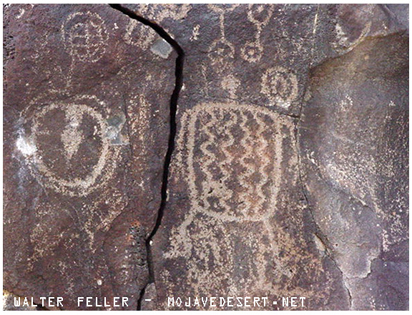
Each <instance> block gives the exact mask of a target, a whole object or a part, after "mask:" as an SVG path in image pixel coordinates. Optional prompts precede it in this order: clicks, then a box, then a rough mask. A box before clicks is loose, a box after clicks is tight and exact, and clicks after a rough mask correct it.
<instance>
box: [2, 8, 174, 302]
mask: <svg viewBox="0 0 412 315" xmlns="http://www.w3.org/2000/svg"><path fill="white" fill-rule="evenodd" d="M5 30H6V31H5V34H4V36H5V39H6V41H5V44H6V45H5V51H6V53H5V77H4V83H5V99H4V104H5V107H4V118H5V122H4V140H5V141H4V144H5V147H4V156H5V160H4V164H5V165H6V167H5V170H4V176H5V183H4V187H5V192H4V200H5V208H4V248H5V255H4V287H5V288H6V289H7V290H9V291H10V292H12V293H14V294H17V295H19V296H30V297H34V298H35V302H37V303H38V302H39V300H38V298H39V297H40V296H61V297H64V301H65V303H64V308H68V309H74V308H77V301H76V299H77V297H78V296H91V297H107V298H110V297H113V296H126V297H129V307H128V308H129V309H136V307H137V301H138V298H139V294H140V290H141V289H142V288H143V287H144V286H145V285H146V282H147V281H148V267H147V254H146V247H145V237H146V234H148V233H150V231H151V230H152V229H153V226H154V224H155V218H156V216H157V211H158V208H159V205H160V198H161V196H160V187H161V180H162V173H163V163H164V156H165V152H166V149H167V139H168V132H169V125H168V117H169V102H170V96H171V94H172V91H173V89H174V81H175V79H174V63H175V58H176V54H175V53H174V52H172V51H171V49H170V46H169V47H168V48H169V49H166V50H165V52H163V55H161V54H160V53H159V49H158V48H156V47H157V46H159V43H161V41H163V39H161V38H160V37H159V36H158V35H157V34H156V33H155V32H154V31H153V30H152V29H151V28H149V27H147V26H144V25H143V24H141V23H138V22H137V21H132V20H131V19H130V18H128V17H126V16H125V15H123V14H122V13H120V12H118V11H117V10H114V9H112V8H110V7H109V6H108V5H11V6H8V7H6V8H5ZM141 37H142V38H143V40H142V39H141ZM156 45H157V46H156ZM160 45H163V46H162V47H165V44H164V43H163V44H160ZM166 48H167V47H166ZM160 55H161V56H160ZM80 308H82V307H80ZM89 309H90V308H89Z"/></svg>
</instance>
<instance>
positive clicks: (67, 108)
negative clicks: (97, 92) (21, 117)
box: [25, 97, 119, 196]
mask: <svg viewBox="0 0 412 315" xmlns="http://www.w3.org/2000/svg"><path fill="white" fill-rule="evenodd" d="M87 98H89V100H90V99H94V100H97V99H95V98H93V97H87ZM100 103H101V102H100ZM100 108H101V107H99V109H100ZM106 116H107V114H106V113H105V111H104V109H102V110H97V108H94V107H92V106H90V104H86V103H83V104H82V102H81V98H80V99H79V101H78V102H76V103H52V104H48V105H44V106H41V107H37V109H36V110H34V111H33V112H32V113H31V115H30V116H29V117H27V118H26V120H27V122H28V124H29V130H30V131H29V136H28V137H27V138H26V140H25V141H26V142H28V143H30V144H31V145H32V146H33V147H34V148H35V149H34V150H33V151H32V153H31V154H30V156H27V160H28V162H29V165H30V169H31V171H32V173H33V175H34V176H35V177H36V179H37V180H38V181H39V182H40V183H41V184H42V185H44V186H45V187H48V188H52V189H54V190H56V191H58V192H60V193H63V194H67V195H72V196H84V195H87V194H89V193H90V192H91V191H93V190H94V189H96V188H97V187H99V186H101V185H102V184H104V183H105V182H106V181H107V179H108V178H110V176H111V173H112V172H113V169H114V167H115V162H116V161H115V158H116V157H117V153H118V151H119V149H117V148H116V146H111V145H110V144H111V143H110V139H109V138H108V137H107V136H106V133H107V130H108V129H109V126H108V124H107V121H106V120H107V117H106Z"/></svg>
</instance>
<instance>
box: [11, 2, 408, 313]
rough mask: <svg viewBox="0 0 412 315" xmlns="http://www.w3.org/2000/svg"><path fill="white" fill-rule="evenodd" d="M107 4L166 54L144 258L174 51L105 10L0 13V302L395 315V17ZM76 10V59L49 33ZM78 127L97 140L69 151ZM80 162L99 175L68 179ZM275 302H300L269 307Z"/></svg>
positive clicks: (303, 8)
mask: <svg viewBox="0 0 412 315" xmlns="http://www.w3.org/2000/svg"><path fill="white" fill-rule="evenodd" d="M124 6H125V7H127V8H129V9H131V10H133V11H135V12H137V14H138V15H140V16H142V17H143V18H145V19H148V20H150V21H153V22H154V23H156V24H157V25H158V26H160V27H161V28H163V30H165V31H166V32H167V33H168V34H169V35H170V36H172V37H173V38H174V39H175V40H176V41H177V43H178V44H179V45H180V46H181V48H182V49H183V51H184V52H185V63H184V68H183V88H182V90H181V92H180V95H179V101H178V111H177V117H176V122H177V130H176V131H177V134H176V138H175V150H174V152H173V156H172V162H171V165H170V174H169V178H168V196H167V200H166V201H167V202H166V207H165V208H164V209H163V210H164V211H160V212H159V213H160V214H162V213H163V216H162V221H161V225H160V226H159V229H158V230H155V231H157V233H156V234H155V235H154V238H153V239H152V242H151V246H150V257H147V256H146V251H145V248H144V239H145V238H146V237H147V236H148V234H149V233H150V232H151V231H152V229H153V226H154V219H155V217H156V215H157V213H158V208H159V203H160V185H161V180H162V179H161V175H162V171H163V169H162V166H163V164H162V162H163V158H164V154H165V148H166V142H167V137H168V131H169V130H168V127H169V126H168V124H167V115H168V101H169V99H170V95H171V91H172V89H173V86H174V80H173V79H174V78H172V75H173V73H174V70H175V69H174V63H173V61H174V58H175V57H176V53H175V52H173V51H172V50H171V48H170V46H168V44H167V43H165V42H164V40H163V39H161V38H159V37H158V36H157V35H155V34H154V33H153V31H151V30H150V29H149V28H147V27H143V26H142V25H141V24H139V23H138V22H136V21H133V20H130V19H129V18H127V17H126V16H124V15H123V16H122V14H121V13H119V12H118V11H116V10H113V9H111V8H109V7H108V6H101V5H96V6H95V5H93V6H72V5H66V6H47V5H46V6H41V5H38V6H34V7H31V6H24V5H18V6H11V7H9V8H8V9H7V11H6V24H5V25H6V30H7V32H6V33H5V36H6V38H5V44H6V54H5V56H6V81H5V82H6V84H7V89H6V99H5V100H6V105H7V106H8V107H6V108H7V110H5V118H6V123H5V139H6V140H7V141H6V142H5V143H6V149H5V157H6V160H5V164H6V165H8V166H7V168H6V170H5V171H6V173H5V175H6V176H7V178H8V180H6V182H5V184H6V185H5V186H6V193H5V200H6V201H7V202H8V203H7V204H6V209H5V223H6V228H5V246H9V248H10V252H9V253H7V255H6V260H5V275H6V280H7V281H6V282H5V283H6V284H7V286H8V287H7V288H8V289H9V290H10V291H11V292H13V293H16V294H19V295H25V296H26V295H27V294H31V295H37V294H41V293H43V292H45V290H46V289H49V290H50V288H52V290H53V291H52V292H53V294H57V292H65V293H64V294H68V295H70V296H84V295H85V296H113V295H116V294H118V295H122V294H123V295H127V296H132V297H133V299H134V304H133V305H131V307H130V308H136V307H137V299H138V298H139V297H140V301H141V304H140V307H141V309H145V310H150V309H162V310H163V309H221V308H223V309H237V310H243V309H256V310H261V309H266V310H270V309H313V310H327V309H334V310H347V309H408V294H409V288H408V281H407V278H408V269H409V268H408V267H409V263H408V255H407V253H408V208H407V199H408V188H407V185H408V173H407V168H408V162H407V160H408V146H407V143H408V133H407V131H408V107H407V106H408V82H407V81H408V48H407V47H408V31H407V27H408V22H407V20H408V13H405V12H407V6H406V5H371V4H368V5H366V4H363V5H290V4H268V5H247V4H242V5H218V4H208V5H198V4H183V5H163V4H159V5H140V4H127V5H124ZM36 10H37V11H36ZM77 12H80V13H77ZM82 12H83V13H82ZM45 13H47V14H45ZM82 14H86V15H88V18H87V21H89V22H90V24H89V28H88V32H90V34H92V33H93V34H95V37H92V39H90V37H87V38H88V39H87V40H88V41H86V43H87V45H86V48H87V49H86V50H84V48H85V47H84V46H82V45H78V43H77V41H74V39H76V40H77V39H78V38H77V37H76V36H75V35H76V34H77V33H70V32H68V30H70V29H71V27H72V25H73V23H76V21H73V20H75V19H77V18H81V17H82ZM96 14H98V16H99V17H100V19H99V18H98V17H97V16H96ZM19 15H22V17H24V16H25V15H26V18H24V19H21V18H18V19H17V18H15V19H11V18H10V17H11V16H13V17H17V16H19ZM62 16H63V17H64V18H62ZM58 17H60V18H58ZM53 19H54V20H53ZM101 21H104V25H106V27H108V25H110V28H108V29H107V31H105V32H103V31H101V28H99V27H98V26H97V25H101ZM46 26H47V27H46ZM96 27H97V30H96V29H95V28H96ZM17 30H18V31H19V32H17ZM40 30H42V31H43V32H46V33H47V34H48V35H47V36H43V37H41V38H40V37H38V35H36V34H38V32H41V31H40ZM53 30H54V31H53ZM17 34H22V35H17ZM10 36H12V37H10ZM31 38H34V42H33V40H29V39H31ZM44 38H48V40H44ZM95 38H97V39H95ZM36 39H37V40H39V39H41V41H40V42H39V43H38V45H43V44H44V45H43V46H42V47H45V48H44V49H42V50H40V51H38V52H37V54H39V57H37V58H35V59H34V61H33V60H32V59H33V58H34V57H33V56H32V55H31V54H33V51H32V50H31V49H30V47H32V46H33V45H36ZM74 42H76V44H74ZM105 42H107V45H106V46H104V45H103V44H102V43H105ZM47 47H49V48H47ZM47 49H49V50H47ZM42 54H43V55H42ZM50 56H51V57H52V58H51V57H50ZM16 58H17V59H16ZM23 58H25V59H23ZM95 59H96V60H95ZM76 65H77V66H78V67H77V68H76V67H75V66H76ZM36 67H37V68H36ZM59 67H60V70H59ZM33 69H39V70H37V73H35V72H33V71H34V70H33ZM35 74H36V75H35ZM27 78H29V79H30V80H31V81H30V80H29V81H28V79H27ZM50 78H52V79H53V80H51V79H50ZM9 82H10V83H9ZM50 82H52V83H53V84H52V85H51V83H50ZM27 83H28V84H29V85H27V86H26V84H27ZM102 87H103V88H102ZM20 91H24V93H22V92H20ZM85 91H87V93H86V92H85ZM92 92H93V93H92ZM84 94H86V95H95V97H92V98H90V97H84V96H83V95H84ZM122 97H123V98H124V100H123V101H122V99H123V98H122ZM97 100H98V101H97ZM96 102H101V103H100V104H101V106H98V105H97V104H96ZM36 104H39V105H37V106H36ZM119 104H122V105H121V106H119ZM116 106H117V107H116ZM97 109H99V110H97ZM116 109H117V111H116ZM121 109H123V111H122V110H121ZM157 110H159V112H157ZM153 115H155V116H153ZM101 117H104V121H105V122H104V123H99V122H100V121H101V120H102V119H101ZM86 121H88V122H89V124H87V125H88V126H90V125H91V124H92V125H94V127H95V128H94V129H92V128H89V129H87V128H86V127H85V128H86V129H84V131H82V133H83V134H84V133H86V132H88V134H93V133H97V134H98V135H101V136H100V138H99V137H98V139H97V140H96V139H94V138H93V137H90V138H87V139H88V142H87V144H85V143H84V141H83V139H82V137H81V136H79V128H78V127H77V126H78V125H82V124H84V123H86ZM142 121H144V122H149V124H147V123H146V124H142V123H141V122H142ZM139 122H140V124H139ZM90 123H91V124H90ZM59 124H60V125H59ZM55 126H57V127H55ZM125 127H128V128H127V129H125ZM96 129H97V131H95V130H96ZM102 130H104V132H102ZM125 143H127V145H123V144H125ZM50 145H52V146H51V147H50ZM91 148H92V149H91ZM87 149H89V150H94V151H92V152H88V151H87ZM99 150H100V151H102V152H107V158H106V161H105V163H103V164H104V165H106V167H101V168H98V167H97V169H99V170H101V172H100V173H98V174H97V175H96V176H94V173H93V172H91V174H90V175H89V176H88V177H84V180H78V181H74V182H73V181H70V179H72V178H79V176H80V175H82V174H83V173H84V172H83V171H82V169H80V167H79V166H80V165H81V166H82V167H85V168H86V169H92V166H91V165H100V164H99V163H101V162H100V160H99V159H98V158H97V156H96V154H93V153H94V152H98V151H99ZM100 151H99V152H100ZM61 152H64V153H65V154H63V155H62V156H61V158H60V159H59V154H61ZM40 154H41V155H40ZM39 156H41V157H42V158H41V159H39V158H38V157H39ZM76 157H77V158H79V160H75V159H76ZM72 161H73V162H72ZM52 172H53V174H56V176H55V177H53V176H50V174H51V173H52ZM76 176H77V177H76ZM56 178H57V179H59V180H56ZM107 196H110V199H109V201H108V203H105V201H107V200H108V199H107ZM83 205H86V207H85V209H84V210H83V208H81V206H83ZM56 209H58V210H56ZM110 213H112V215H113V217H112V216H110ZM114 216H117V217H116V218H115V219H114ZM26 226H27V227H29V229H27V228H26ZM11 227H13V228H14V227H16V229H15V230H14V231H12V230H11ZM46 227H47V228H48V230H47V229H46ZM20 235H21V237H20ZM126 235H127V236H126ZM16 236H18V237H16ZM16 239H18V241H17V242H16ZM79 248H81V250H79ZM116 250H117V251H116ZM125 251H129V252H128V253H126V252H125ZM129 253H130V254H129ZM125 254H126V255H125ZM27 258H29V260H28V261H27ZM47 264H51V265H50V267H49V266H48V265H47ZM148 265H150V266H148ZM57 266H59V267H60V268H59V269H57ZM149 267H150V268H151V272H152V274H153V279H149V277H148V268H149ZM46 270H47V273H46ZM50 270H51V271H50ZM53 270H54V271H53ZM76 270H77V271H76ZM79 270H82V273H80V272H79ZM57 274H60V278H63V279H64V282H65V284H66V285H65V286H64V288H63V284H62V283H63V282H57V284H55V282H52V280H55V279H56V278H57ZM98 280H102V281H103V282H102V283H103V284H102V285H101V286H99V285H98V282H97V281H98ZM151 280H154V283H149V282H151ZM67 283H68V284H69V285H67ZM99 283H100V282H99ZM100 288H102V289H103V288H104V290H100ZM143 288H144V290H142V289H143ZM67 290H71V291H67ZM140 294H143V296H140ZM196 297H198V298H199V299H200V298H201V297H204V298H205V297H208V298H210V297H217V299H218V300H217V303H218V302H219V301H220V300H219V297H223V298H226V303H225V305H223V306H222V307H216V308H215V307H213V306H210V300H209V301H208V302H207V303H206V305H203V304H202V302H201V301H200V305H199V304H197V305H196V304H195V303H196V302H195V298H196ZM228 297H252V301H249V303H251V304H252V305H251V306H250V307H248V306H246V305H244V303H245V300H243V301H242V305H240V306H239V305H238V306H236V304H237V303H236V300H235V301H232V303H234V304H235V306H234V307H231V306H228V303H227V298H228ZM253 297H260V298H262V297H267V298H268V302H269V303H267V304H266V305H265V306H262V303H263V300H262V299H261V300H260V305H256V304H255V305H253ZM292 297H297V298H300V297H302V298H305V300H304V303H303V304H302V303H300V301H301V300H299V303H297V306H296V307H295V306H291V305H290V304H289V305H288V306H286V305H283V304H282V298H289V299H290V298H292ZM170 298H171V299H174V301H175V304H174V305H170V304H168V301H170ZM177 298H180V300H177ZM189 298H191V300H189ZM178 301H180V303H181V304H180V303H179V302H178ZM185 302H186V303H185ZM274 302H277V304H275V303H274ZM72 307H73V306H72V305H69V306H68V308H72Z"/></svg>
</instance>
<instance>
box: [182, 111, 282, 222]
mask: <svg viewBox="0 0 412 315" xmlns="http://www.w3.org/2000/svg"><path fill="white" fill-rule="evenodd" d="M202 109H203V110H201V111H199V112H198V113H197V115H193V116H192V120H191V122H190V124H191V125H192V126H193V129H192V130H189V135H188V137H189V141H191V140H192V138H194V137H195V135H196V137H197V138H196V142H195V141H193V140H192V143H191V145H192V147H191V150H190V152H189V165H188V166H189V172H190V173H191V175H192V176H193V178H196V181H195V184H194V187H193V191H192V194H193V199H194V200H197V202H198V205H199V207H200V208H202V209H203V210H204V211H206V212H208V213H209V214H210V215H212V216H214V217H218V218H221V217H224V218H226V219H228V220H239V219H247V220H262V219H264V218H265V217H267V216H268V215H269V214H270V210H271V209H272V205H273V204H274V203H275V199H276V192H277V187H278V185H279V182H278V181H279V176H278V171H279V170H280V160H281V154H282V146H281V138H280V137H281V135H280V133H279V131H278V130H277V127H276V126H277V124H276V118H275V117H274V115H273V114H271V113H269V112H266V111H263V112H262V111H257V110H255V109H253V108H247V107H244V106H239V105H236V106H232V105H226V106H214V105H210V106H208V107H203V108H202ZM194 152H196V154H194Z"/></svg>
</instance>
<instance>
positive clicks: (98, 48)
mask: <svg viewBox="0 0 412 315" xmlns="http://www.w3.org/2000/svg"><path fill="white" fill-rule="evenodd" d="M62 35H63V40H64V43H65V47H66V49H68V51H69V53H70V55H71V56H72V57H73V58H75V59H76V60H79V61H82V62H96V61H98V60H99V59H100V58H101V57H102V56H103V54H104V53H105V51H106V47H107V45H108V43H107V40H108V38H109V35H108V33H107V29H106V26H105V24H104V21H103V19H102V18H101V17H100V16H99V15H98V14H97V13H93V12H90V11H87V12H75V13H72V14H70V15H69V16H68V18H67V19H66V21H65V22H64V23H63V24H62Z"/></svg>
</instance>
